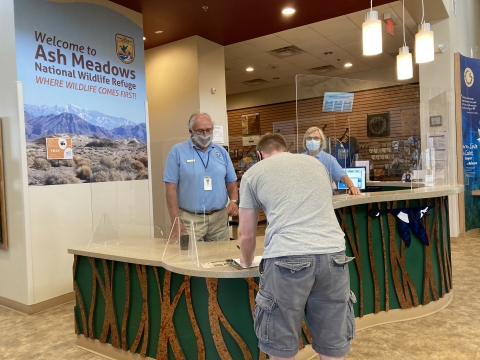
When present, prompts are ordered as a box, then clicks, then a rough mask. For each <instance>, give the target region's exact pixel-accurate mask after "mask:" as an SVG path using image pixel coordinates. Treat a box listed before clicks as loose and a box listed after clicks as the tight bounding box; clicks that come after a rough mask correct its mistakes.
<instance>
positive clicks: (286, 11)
mask: <svg viewBox="0 0 480 360" xmlns="http://www.w3.org/2000/svg"><path fill="white" fill-rule="evenodd" d="M294 12H295V9H293V8H285V9H283V10H282V14H283V15H292V14H293V13H294Z"/></svg>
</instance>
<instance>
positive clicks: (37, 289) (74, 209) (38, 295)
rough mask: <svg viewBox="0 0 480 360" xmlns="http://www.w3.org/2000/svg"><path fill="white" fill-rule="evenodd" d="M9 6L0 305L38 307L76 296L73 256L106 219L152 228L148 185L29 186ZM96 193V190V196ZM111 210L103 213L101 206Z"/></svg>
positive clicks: (1, 107)
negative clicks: (105, 215)
mask: <svg viewBox="0 0 480 360" xmlns="http://www.w3.org/2000/svg"><path fill="white" fill-rule="evenodd" d="M13 2H14V1H13V0H4V1H1V2H0V32H1V33H2V45H3V49H4V51H5V53H4V54H3V55H2V66H1V67H0V77H1V78H2V81H1V82H0V117H1V118H2V125H3V151H4V171H5V187H6V202H7V227H8V229H7V230H8V237H9V240H8V244H9V248H8V250H6V251H5V250H0V297H2V298H6V299H9V300H13V301H16V302H19V303H21V304H25V305H32V304H36V303H39V302H42V301H45V300H48V299H52V298H55V297H57V296H60V295H64V294H66V293H70V292H72V290H73V285H72V264H73V256H72V255H70V254H68V253H67V250H68V248H71V247H74V246H78V245H84V244H85V245H86V244H88V242H89V240H90V238H91V237H92V231H93V229H94V226H95V225H96V223H97V221H98V218H99V217H100V215H101V214H102V213H104V212H107V213H108V214H109V216H110V217H112V218H113V219H115V225H116V226H117V225H120V224H122V223H131V224H132V223H133V224H138V225H147V226H148V225H150V204H149V203H150V198H151V197H150V196H149V191H148V180H137V181H128V182H115V183H104V184H75V185H59V186H31V187H29V186H28V177H27V164H26V150H25V149H26V144H25V125H24V124H25V123H24V115H23V95H22V84H21V83H18V82H16V78H17V75H16V60H15V28H14V12H13ZM100 187H101V188H100ZM105 204H108V207H105V206H104V205H105Z"/></svg>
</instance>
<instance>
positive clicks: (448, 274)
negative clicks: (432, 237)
mask: <svg viewBox="0 0 480 360" xmlns="http://www.w3.org/2000/svg"><path fill="white" fill-rule="evenodd" d="M443 199H444V206H445V207H444V208H442V214H443V216H445V220H444V221H445V224H447V219H446V218H447V217H448V212H447V210H448V203H447V198H446V197H444V198H443ZM447 230H448V227H446V229H445V231H443V263H444V264H445V281H446V285H447V293H449V292H450V290H451V289H452V263H451V259H450V256H449V251H448V245H447V236H448V234H447ZM442 279H443V278H442Z"/></svg>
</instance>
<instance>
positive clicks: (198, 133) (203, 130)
mask: <svg viewBox="0 0 480 360" xmlns="http://www.w3.org/2000/svg"><path fill="white" fill-rule="evenodd" d="M192 131H193V132H194V133H195V134H197V135H202V134H211V133H212V132H213V128H208V129H198V130H192Z"/></svg>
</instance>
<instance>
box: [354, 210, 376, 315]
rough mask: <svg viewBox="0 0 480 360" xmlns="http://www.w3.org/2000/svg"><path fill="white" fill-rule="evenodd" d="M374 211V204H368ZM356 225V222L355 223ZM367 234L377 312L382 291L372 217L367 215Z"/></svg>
mask: <svg viewBox="0 0 480 360" xmlns="http://www.w3.org/2000/svg"><path fill="white" fill-rule="evenodd" d="M370 211H372V204H368V212H370ZM355 227H356V224H355ZM367 234H368V239H367V242H368V258H369V260H370V270H371V271H372V278H373V291H374V296H375V299H374V313H375V314H377V313H379V312H380V291H379V289H378V277H377V269H376V268H375V258H374V256H373V245H372V217H371V216H367Z"/></svg>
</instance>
